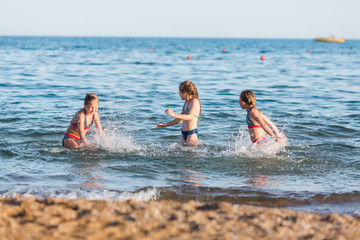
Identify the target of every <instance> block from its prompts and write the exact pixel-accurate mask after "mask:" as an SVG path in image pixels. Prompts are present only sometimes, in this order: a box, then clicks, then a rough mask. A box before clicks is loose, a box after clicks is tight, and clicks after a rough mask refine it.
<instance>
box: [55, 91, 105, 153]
mask: <svg viewBox="0 0 360 240" xmlns="http://www.w3.org/2000/svg"><path fill="white" fill-rule="evenodd" d="M98 107H99V98H98V97H97V96H96V95H95V94H94V93H88V94H86V96H85V100H84V108H82V109H80V110H79V111H78V112H77V113H76V114H75V115H74V117H73V118H72V120H71V122H70V124H69V127H68V128H67V130H66V132H65V135H64V138H63V140H62V145H63V147H64V148H69V149H74V148H82V147H86V146H88V142H87V139H86V137H85V135H86V133H87V131H88V130H89V128H90V127H91V126H92V124H93V123H94V122H95V126H96V128H97V129H98V131H99V134H101V135H105V134H104V132H103V129H102V127H101V124H100V117H99V113H98V112H97V110H98ZM88 122H90V124H87V123H88ZM81 143H83V144H81Z"/></svg>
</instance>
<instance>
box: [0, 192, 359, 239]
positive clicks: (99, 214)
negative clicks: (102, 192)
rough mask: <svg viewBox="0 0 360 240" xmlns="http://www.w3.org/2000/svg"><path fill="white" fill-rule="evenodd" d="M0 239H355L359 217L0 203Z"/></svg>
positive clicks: (154, 205)
mask: <svg viewBox="0 0 360 240" xmlns="http://www.w3.org/2000/svg"><path fill="white" fill-rule="evenodd" d="M0 212H1V214H0V238H1V239H24V238H25V237H26V239H360V217H359V216H349V215H344V214H337V213H331V214H317V213H306V212H298V211H293V210H287V209H281V208H267V207H254V206H248V205H237V204H231V203H227V202H215V203H210V204H209V203H200V202H195V201H188V202H185V203H180V202H177V201H163V200H161V201H149V202H137V201H135V200H129V201H126V202H112V201H102V200H96V201H90V200H85V199H76V200H69V199H54V198H48V199H45V200H43V199H37V198H24V197H15V198H11V197H3V198H0Z"/></svg>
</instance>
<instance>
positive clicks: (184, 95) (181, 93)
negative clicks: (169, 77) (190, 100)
mask: <svg viewBox="0 0 360 240" xmlns="http://www.w3.org/2000/svg"><path fill="white" fill-rule="evenodd" d="M179 95H180V97H181V100H186V92H181V91H179Z"/></svg>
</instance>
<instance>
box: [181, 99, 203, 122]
mask: <svg viewBox="0 0 360 240" xmlns="http://www.w3.org/2000/svg"><path fill="white" fill-rule="evenodd" d="M193 100H194V99H191V101H189V102H188V101H187V100H186V101H185V103H184V106H183V109H182V111H181V112H182V113H184V114H188V113H189V104H190V102H192V101H193ZM186 103H187V104H186ZM185 105H186V111H185ZM194 117H196V118H198V121H199V115H194Z"/></svg>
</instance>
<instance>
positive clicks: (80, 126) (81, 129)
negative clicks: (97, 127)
mask: <svg viewBox="0 0 360 240" xmlns="http://www.w3.org/2000/svg"><path fill="white" fill-rule="evenodd" d="M78 116H79V120H78V130H79V135H80V139H81V141H82V142H83V143H84V145H85V146H87V145H88V143H87V139H86V137H85V130H84V128H85V127H84V120H85V117H86V116H85V114H84V112H82V111H80V112H79V114H78Z"/></svg>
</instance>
